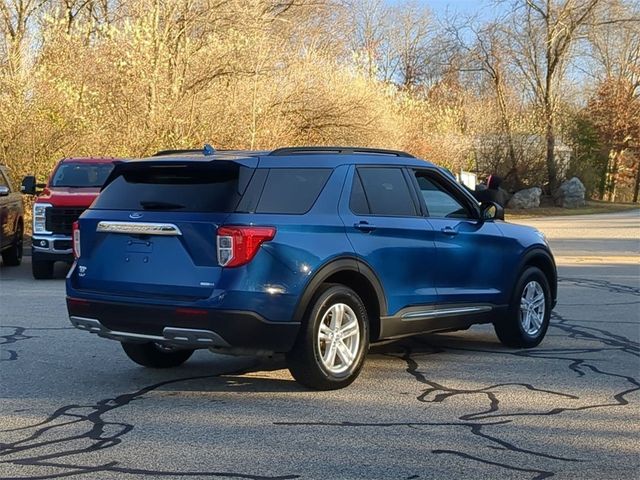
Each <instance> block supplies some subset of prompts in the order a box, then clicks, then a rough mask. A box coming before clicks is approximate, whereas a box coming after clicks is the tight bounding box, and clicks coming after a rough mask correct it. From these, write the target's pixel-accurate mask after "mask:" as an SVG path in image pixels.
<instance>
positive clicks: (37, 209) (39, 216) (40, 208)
mask: <svg viewBox="0 0 640 480" xmlns="http://www.w3.org/2000/svg"><path fill="white" fill-rule="evenodd" d="M50 207H53V205H51V204H50V203H35V204H34V205H33V233H48V232H47V225H46V223H47V218H46V213H47V208H50Z"/></svg>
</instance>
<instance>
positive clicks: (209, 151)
mask: <svg viewBox="0 0 640 480" xmlns="http://www.w3.org/2000/svg"><path fill="white" fill-rule="evenodd" d="M183 153H202V154H203V155H205V156H209V155H213V154H214V153H216V149H215V148H213V147H212V146H211V145H210V144H208V143H205V144H204V147H202V148H199V149H196V148H187V149H183V150H160V151H158V152H156V153H154V154H153V155H151V156H152V157H162V156H163V155H181V154H183Z"/></svg>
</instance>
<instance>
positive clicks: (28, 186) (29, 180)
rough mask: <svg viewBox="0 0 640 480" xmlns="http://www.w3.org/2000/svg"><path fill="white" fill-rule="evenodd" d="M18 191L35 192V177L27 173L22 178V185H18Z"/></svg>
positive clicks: (30, 193) (33, 193)
mask: <svg viewBox="0 0 640 480" xmlns="http://www.w3.org/2000/svg"><path fill="white" fill-rule="evenodd" d="M20 191H21V192H22V193H24V194H25V195H35V194H36V177H35V176H34V175H28V176H26V177H24V178H23V179H22V185H20Z"/></svg>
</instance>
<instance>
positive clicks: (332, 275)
mask: <svg viewBox="0 0 640 480" xmlns="http://www.w3.org/2000/svg"><path fill="white" fill-rule="evenodd" d="M326 283H339V284H341V285H345V286H346V287H349V288H351V289H352V290H353V291H355V292H356V293H357V294H358V296H359V297H360V298H361V300H362V301H363V303H364V305H365V308H366V309H367V315H368V317H369V332H370V336H371V339H372V340H376V339H377V338H378V337H379V335H380V317H382V316H385V315H386V314H387V301H386V296H385V294H384V289H383V288H382V284H381V283H380V280H379V279H378V277H377V275H376V274H375V272H374V271H373V270H372V269H371V267H369V266H368V265H367V264H366V263H365V262H363V261H362V260H360V259H357V258H355V257H340V258H336V259H332V260H331V261H330V262H329V263H327V264H325V265H323V266H322V267H321V268H319V269H318V270H317V271H316V272H315V274H314V275H313V276H312V277H311V279H310V280H309V281H308V282H307V285H306V287H305V289H304V292H303V293H302V295H301V297H300V300H299V301H298V305H297V307H296V309H295V313H294V321H297V322H302V320H303V318H304V315H305V313H306V312H307V311H308V309H309V307H310V303H311V300H312V299H313V297H314V295H315V294H316V292H318V290H319V289H320V288H321V287H322V285H324V284H326Z"/></svg>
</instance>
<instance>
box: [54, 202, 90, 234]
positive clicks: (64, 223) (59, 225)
mask: <svg viewBox="0 0 640 480" xmlns="http://www.w3.org/2000/svg"><path fill="white" fill-rule="evenodd" d="M84 210H85V209H84V208H59V207H50V208H47V210H46V212H47V213H46V227H47V231H49V232H51V233H61V234H64V235H71V231H72V229H73V222H75V221H76V220H78V217H79V216H80V215H81V214H82V212H84Z"/></svg>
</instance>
